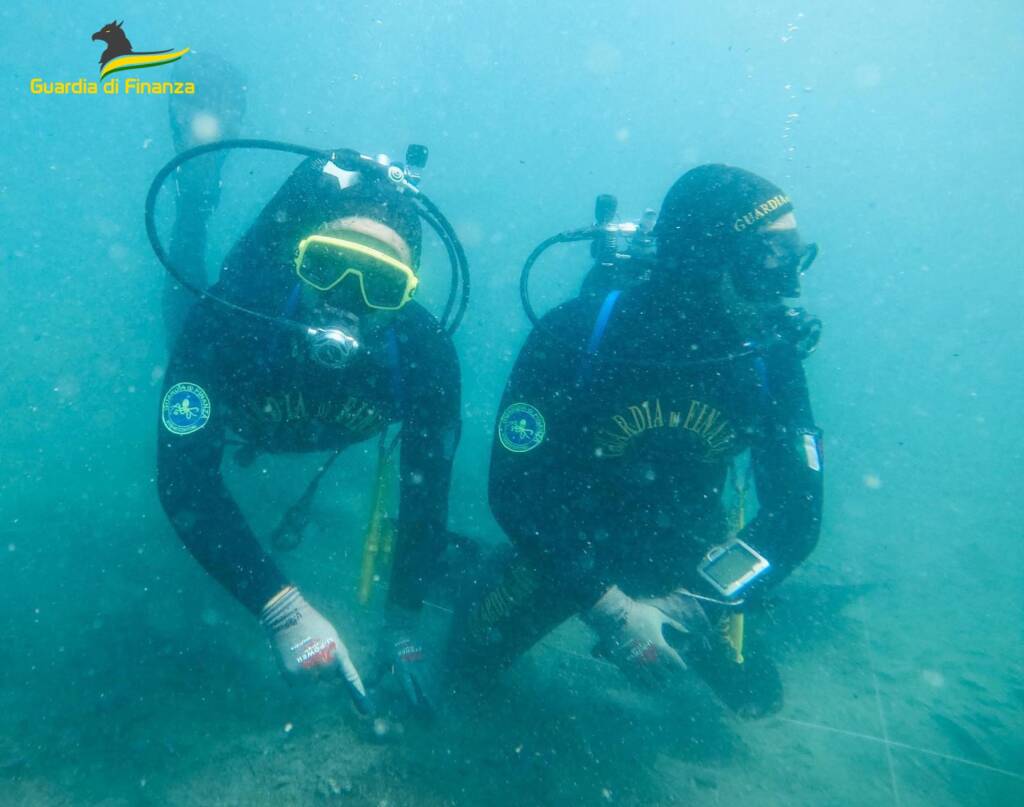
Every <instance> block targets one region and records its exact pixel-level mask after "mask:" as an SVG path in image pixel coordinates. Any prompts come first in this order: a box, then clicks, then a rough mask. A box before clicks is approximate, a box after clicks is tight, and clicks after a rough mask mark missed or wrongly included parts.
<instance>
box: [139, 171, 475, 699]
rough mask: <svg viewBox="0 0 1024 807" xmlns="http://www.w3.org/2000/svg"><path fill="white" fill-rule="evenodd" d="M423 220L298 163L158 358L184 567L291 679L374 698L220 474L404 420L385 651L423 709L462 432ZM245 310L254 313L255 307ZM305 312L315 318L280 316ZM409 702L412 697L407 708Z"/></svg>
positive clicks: (355, 181)
mask: <svg viewBox="0 0 1024 807" xmlns="http://www.w3.org/2000/svg"><path fill="white" fill-rule="evenodd" d="M420 242H421V225H420V218H419V214H418V213H417V212H416V211H415V209H414V208H413V206H412V205H411V204H410V202H409V201H408V200H407V199H406V198H405V197H403V196H402V195H401V194H399V193H397V192H396V191H395V190H394V189H393V188H392V187H390V186H389V185H388V184H387V182H386V181H385V180H383V179H380V178H377V177H375V176H373V175H370V174H366V173H359V172H357V171H350V170H346V169H344V168H342V167H340V166H339V165H338V164H336V163H335V162H334V161H333V160H331V159H327V158H326V157H324V158H311V159H307V160H306V161H304V162H303V163H302V164H301V165H300V166H299V167H298V168H297V169H296V170H295V171H294V172H293V174H292V175H291V176H290V177H289V178H288V179H287V180H286V181H285V183H284V185H283V186H282V187H281V188H280V190H279V191H278V192H277V194H276V195H275V196H274V197H273V199H272V200H271V201H270V202H269V203H268V204H267V205H266V206H265V207H264V209H263V210H262V212H261V213H260V214H259V216H258V217H257V219H256V220H255V222H254V223H253V224H252V226H251V227H250V228H249V230H248V232H246V233H245V235H244V236H243V237H242V238H241V239H240V240H239V241H238V242H237V243H236V245H235V246H234V248H233V249H232V250H231V252H230V253H229V255H228V256H227V258H226V260H225V262H224V265H223V268H222V270H221V273H220V279H219V280H218V282H217V283H216V284H215V285H214V286H213V287H212V289H211V292H212V293H213V294H214V295H216V297H217V298H218V300H226V301H228V302H229V303H231V304H232V305H235V306H241V307H242V309H244V312H240V311H239V310H234V309H232V308H230V307H228V306H225V305H223V304H221V303H220V302H218V301H217V300H213V299H211V298H204V299H201V300H200V302H198V303H196V304H195V305H194V306H193V307H192V309H191V311H190V312H189V314H188V316H187V319H186V321H185V323H184V326H183V328H182V330H181V333H180V335H179V336H178V337H177V339H176V341H175V344H174V348H173V351H172V354H171V358H170V361H169V364H168V368H167V373H166V377H165V380H164V389H163V396H162V405H161V412H160V423H159V437H158V459H157V462H158V480H157V484H158V487H159V495H160V500H161V502H162V504H163V507H164V509H165V511H166V513H167V515H168V517H169V518H170V520H171V523H172V524H173V525H174V528H175V530H176V531H177V533H178V535H179V536H180V538H181V540H182V542H183V543H184V544H185V546H186V547H187V548H188V550H189V551H190V552H191V553H192V555H193V556H194V557H195V558H196V560H197V561H198V562H199V563H200V564H201V565H202V566H203V568H204V569H206V570H207V572H209V574H210V575H211V576H213V577H214V578H215V579H216V580H218V581H219V582H220V583H221V584H223V585H224V586H225V587H226V588H227V589H228V590H229V591H230V592H231V593H232V594H233V595H234V596H235V597H236V598H237V599H238V600H239V602H241V603H242V604H243V605H244V606H245V607H246V608H248V609H249V610H250V611H251V612H252V613H253V615H255V616H257V617H258V618H259V619H260V622H261V623H262V625H263V627H264V628H265V629H266V632H267V635H268V638H269V640H270V643H271V645H272V647H273V648H274V650H275V651H276V653H277V657H278V660H279V662H280V664H281V667H282V668H283V670H284V671H285V673H286V674H287V675H289V676H291V677H293V678H295V679H307V678H325V677H334V676H336V675H337V674H339V673H340V674H341V676H342V678H343V679H344V680H345V681H346V683H347V685H348V688H349V691H350V694H351V695H352V697H353V699H354V701H355V702H356V705H357V707H359V708H360V710H361V711H363V712H368V711H369V710H370V706H369V703H368V700H367V697H366V690H365V687H364V685H363V682H362V679H361V677H360V675H359V673H358V672H357V670H356V667H355V665H354V664H353V662H352V659H351V658H350V656H349V653H348V651H347V649H346V647H345V644H344V642H343V641H342V639H341V637H340V636H339V633H338V631H337V630H336V629H335V627H334V626H333V625H332V624H331V622H330V621H328V620H327V619H326V618H325V617H323V616H321V615H320V614H319V613H318V612H317V611H316V610H315V609H314V608H313V607H312V606H311V605H310V604H309V603H307V602H306V600H305V599H304V598H303V596H302V594H301V593H300V591H299V589H298V588H297V587H296V586H295V585H294V584H293V583H292V581H290V580H289V579H288V577H287V576H286V575H285V574H284V572H283V571H282V570H281V569H280V568H279V567H278V566H277V564H276V563H275V562H274V561H273V560H272V559H271V558H270V557H269V556H268V555H267V553H266V552H264V550H263V549H262V547H261V546H260V543H259V542H258V541H257V539H256V537H255V536H254V534H253V532H252V530H251V529H250V527H249V525H248V524H247V522H246V519H245V517H244V516H243V514H242V512H241V511H240V510H239V508H238V505H237V504H236V503H235V501H234V499H233V498H232V496H231V494H230V492H229V491H228V489H227V487H226V486H225V484H224V479H223V477H222V474H221V464H222V461H223V456H224V450H225V445H226V443H227V442H228V439H229V435H230V436H231V438H230V439H232V440H236V439H240V440H241V441H243V442H244V443H245V444H246V445H247V446H249V447H250V448H251V449H254V450H257V451H266V452H328V451H336V450H341V449H344V448H345V447H347V446H350V445H353V444H355V443H358V442H362V441H364V440H367V439H369V438H370V437H372V436H374V435H378V434H380V432H381V431H382V430H384V429H386V428H387V426H388V424H391V423H396V422H400V423H401V474H400V477H401V482H400V501H399V518H398V525H397V531H398V537H397V544H396V548H395V554H394V566H393V573H392V580H391V585H390V589H389V606H388V616H387V619H386V628H385V636H384V637H382V639H381V649H380V650H379V652H380V653H381V654H382V657H383V658H384V660H385V662H386V663H387V664H388V665H389V669H390V670H391V671H392V672H394V674H395V675H396V676H398V677H399V678H400V679H401V683H402V685H403V688H404V690H405V692H406V693H407V694H408V695H409V697H410V699H412V700H413V701H414V703H413V706H414V707H415V708H422V709H427V708H429V705H428V704H427V702H426V699H427V689H428V688H429V687H428V686H427V684H426V683H425V679H426V675H425V674H424V675H422V676H421V672H422V671H423V670H425V669H426V665H427V663H428V659H429V654H427V653H425V652H424V649H423V647H422V643H421V642H420V640H419V638H418V635H417V634H418V631H417V614H418V611H419V608H420V606H421V604H422V597H423V591H424V588H425V586H426V585H427V584H428V583H429V582H430V581H431V579H432V576H433V574H434V569H435V565H436V563H437V560H438V556H439V555H440V553H441V552H442V550H443V549H444V547H445V544H446V541H447V533H446V522H447V513H448V491H449V484H450V477H451V465H452V457H453V454H454V451H455V447H456V444H457V442H458V437H459V429H460V403H459V401H460V378H459V365H458V361H457V358H456V354H455V350H454V348H453V345H452V342H451V338H450V336H449V334H448V333H446V332H445V331H444V330H442V328H441V327H440V325H439V323H438V321H437V320H436V319H435V318H434V317H433V316H432V315H431V314H429V313H428V312H427V311H426V310H425V309H424V308H423V307H422V306H420V305H418V304H417V303H414V302H412V301H411V297H412V295H413V293H414V292H415V290H416V286H417V284H418V278H417V276H416V271H417V269H418V265H419V258H420ZM245 312H250V313H251V312H256V314H257V315H258V316H257V315H250V313H245ZM296 323H308V324H309V327H308V328H306V327H301V328H296V327H286V326H288V325H292V326H294V325H295V324H296ZM417 701H418V702H417Z"/></svg>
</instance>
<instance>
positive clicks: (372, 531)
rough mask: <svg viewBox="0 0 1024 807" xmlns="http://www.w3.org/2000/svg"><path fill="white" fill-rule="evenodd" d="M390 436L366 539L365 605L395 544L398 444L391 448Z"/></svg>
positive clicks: (362, 584) (380, 465)
mask: <svg viewBox="0 0 1024 807" xmlns="http://www.w3.org/2000/svg"><path fill="white" fill-rule="evenodd" d="M386 437H387V433H386V432H385V433H383V434H382V435H381V440H380V448H379V449H378V452H377V482H376V484H375V485H374V488H373V501H372V503H371V505H370V520H369V522H368V523H367V525H366V533H365V535H364V536H363V563H362V567H361V570H360V574H359V602H360V603H362V604H363V605H365V604H366V603H368V602H369V601H370V594H371V593H372V592H373V583H374V575H375V574H376V571H377V559H378V556H380V555H383V556H384V560H388V559H390V557H391V547H392V544H393V543H394V537H393V535H392V528H391V521H390V519H389V518H388V516H389V511H390V509H391V508H390V506H389V504H390V502H389V499H390V496H389V494H390V492H391V481H392V480H391V469H392V462H391V453H392V451H393V449H394V446H395V443H394V442H393V443H392V444H391V446H390V447H387V446H386V443H385V440H386Z"/></svg>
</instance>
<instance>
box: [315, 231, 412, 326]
mask: <svg viewBox="0 0 1024 807" xmlns="http://www.w3.org/2000/svg"><path fill="white" fill-rule="evenodd" d="M313 245H321V246H326V247H331V248H333V249H336V250H337V251H339V252H341V253H345V252H354V253H356V254H358V255H360V256H362V257H364V258H370V259H371V260H372V261H375V262H377V263H378V264H381V265H382V266H386V267H388V268H389V269H393V270H395V271H396V272H397V273H398V274H399V275H401V276H402V280H403V281H404V284H405V286H404V289H403V291H402V295H401V298H400V300H399V302H398V304H397V305H380V304H379V301H377V302H373V301H371V300H370V298H369V296H367V293H366V282H365V273H366V270H365V269H363V268H360V267H358V266H346V267H345V269H344V270H343V271H342V272H341V273H340V274H339V275H338V277H337V278H335V279H334V280H333V281H331V282H330V283H328V284H327V285H322V284H321V283H318V282H317V281H316V280H314V279H312V278H310V277H307V276H306V275H305V274H303V271H302V269H303V265H304V262H305V258H306V252H307V251H308V249H309V248H310V246H313ZM295 274H296V275H298V277H299V279H300V280H301V281H302V282H303V283H306V284H307V285H309V286H311V287H312V288H314V289H316V290H317V291H321V292H327V291H330V290H331V289H333V288H334V287H335V286H337V285H338V284H339V283H341V282H342V281H343V280H344V279H345V278H347V277H348V276H349V275H355V276H356V277H357V278H359V291H360V293H361V294H362V295H363V302H364V303H366V305H367V307H368V308H374V309H378V310H381V311H397V310H398V309H400V308H402V307H403V306H405V305H406V304H407V303H408V302H409V301H410V300H412V298H413V295H414V294H415V293H416V288H417V287H418V286H419V284H420V280H419V278H418V277H416V273H415V272H414V271H413V269H412V267H411V266H409V265H408V264H406V263H403V262H402V261H400V260H398V259H397V258H393V257H391V256H390V255H388V254H387V253H386V252H381V251H380V250H379V249H374V248H373V247H370V246H367V245H366V244H360V243H359V242H358V241H350V240H348V239H346V238H335V237H333V236H329V235H311V236H309V237H307V238H303V239H302V240H301V241H300V242H299V247H298V252H297V253H296V255H295Z"/></svg>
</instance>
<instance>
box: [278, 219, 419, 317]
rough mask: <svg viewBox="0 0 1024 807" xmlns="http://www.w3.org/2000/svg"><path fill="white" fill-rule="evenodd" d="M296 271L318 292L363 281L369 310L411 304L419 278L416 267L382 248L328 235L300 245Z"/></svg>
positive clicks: (316, 237) (315, 236)
mask: <svg viewBox="0 0 1024 807" xmlns="http://www.w3.org/2000/svg"><path fill="white" fill-rule="evenodd" d="M295 272H296V274H297V275H298V276H299V278H300V279H301V280H302V281H303V282H304V283H307V284H309V285H310V286H312V287H313V288H314V289H316V290H317V291H323V292H326V291H330V290H331V289H333V288H334V287H335V286H337V285H338V284H339V283H341V282H342V281H343V280H345V278H347V277H350V276H351V277H355V278H357V279H358V280H359V290H360V292H362V295H363V302H364V303H366V305H367V306H368V307H369V308H376V309H381V310H385V311H396V310H398V309H399V308H401V307H402V306H404V305H405V304H406V303H408V302H409V301H410V300H411V299H412V296H413V294H415V293H416V287H417V286H418V285H419V282H420V281H419V278H417V277H416V273H415V272H414V271H413V270H412V267H410V266H409V265H407V264H405V263H402V261H400V260H398V259H397V258H392V257H391V256H390V255H388V254H387V253H385V252H381V251H380V250H379V249H374V248H373V247H369V246H367V245H366V244H360V243H358V242H357V241H349V240H347V239H344V238H334V237H332V236H328V235H311V236H309V237H308V238H303V239H302V240H301V241H300V242H299V250H298V253H297V254H296V256H295Z"/></svg>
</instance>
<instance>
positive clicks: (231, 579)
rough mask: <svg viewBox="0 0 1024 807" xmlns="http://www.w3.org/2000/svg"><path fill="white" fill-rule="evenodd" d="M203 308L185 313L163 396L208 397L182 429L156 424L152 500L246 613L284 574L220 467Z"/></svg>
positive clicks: (218, 404) (218, 385)
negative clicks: (155, 496) (200, 421)
mask: <svg viewBox="0 0 1024 807" xmlns="http://www.w3.org/2000/svg"><path fill="white" fill-rule="evenodd" d="M207 314H208V309H205V308H203V307H202V306H196V308H195V309H193V311H192V314H191V315H190V316H189V318H188V321H187V322H186V325H185V328H184V329H183V331H182V333H181V335H180V336H179V338H178V341H177V343H176V345H175V348H174V351H173V352H172V354H171V359H170V362H169V364H168V368H167V375H166V377H165V384H164V390H163V393H162V398H161V400H163V396H166V394H167V391H168V390H170V389H172V388H173V387H174V386H175V385H177V384H194V385H196V386H197V387H200V388H201V389H202V390H203V391H205V393H206V395H207V396H208V398H209V402H210V415H209V421H208V422H206V424H205V425H204V426H202V428H200V429H198V430H196V431H192V432H190V433H187V434H176V433H174V432H172V431H171V430H170V429H168V427H167V425H166V423H165V416H164V411H163V405H162V406H161V416H160V422H159V423H158V426H157V431H158V437H157V486H158V490H159V495H160V501H161V503H162V504H163V507H164V511H165V512H166V513H167V516H168V518H169V519H170V521H171V524H172V525H173V526H174V529H175V531H176V532H177V533H178V536H179V537H180V538H181V541H182V543H183V544H184V545H185V547H186V548H187V549H188V551H189V552H191V553H192V556H193V557H194V558H195V559H196V560H197V561H198V562H199V564H200V565H201V566H202V567H203V568H204V569H206V571H207V572H208V573H209V574H210V575H211V576H213V577H214V578H215V579H216V580H217V581H218V582H220V583H221V584H222V585H223V586H224V587H225V588H227V589H228V591H230V592H231V593H232V594H233V595H234V596H235V597H236V598H237V599H238V600H239V601H240V602H241V603H242V604H243V605H245V606H246V607H247V608H248V609H249V610H250V611H252V612H253V613H254V614H259V612H260V610H261V609H262V607H263V605H264V604H265V603H266V602H267V600H269V599H270V598H271V597H272V596H273V595H274V594H275V593H277V592H278V591H280V590H281V589H282V588H283V587H284V586H285V585H287V580H286V579H285V577H284V575H283V574H282V573H281V571H280V570H279V569H278V568H277V565H276V564H275V563H274V562H273V561H272V560H271V559H270V558H269V557H268V556H267V554H266V553H265V552H264V551H263V549H262V548H261V547H260V545H259V542H258V541H257V540H256V538H255V536H254V535H253V534H252V531H251V530H250V528H249V525H248V524H247V523H246V520H245V517H244V516H243V515H242V512H241V511H240V510H239V508H238V505H237V504H236V503H235V500H234V499H233V498H232V496H231V494H230V492H229V491H228V489H227V486H226V485H225V484H224V479H223V477H222V475H221V459H222V456H223V453H224V435H225V420H226V417H225V415H226V413H225V409H226V398H225V396H224V387H225V385H226V383H227V382H226V380H225V368H223V367H221V366H220V361H219V356H223V355H224V351H223V350H219V349H218V347H217V337H216V334H215V333H214V329H213V328H212V327H210V323H209V322H208V321H204V319H205V316H206V315H207Z"/></svg>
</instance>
